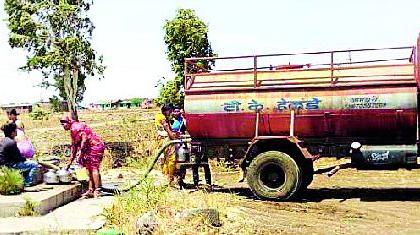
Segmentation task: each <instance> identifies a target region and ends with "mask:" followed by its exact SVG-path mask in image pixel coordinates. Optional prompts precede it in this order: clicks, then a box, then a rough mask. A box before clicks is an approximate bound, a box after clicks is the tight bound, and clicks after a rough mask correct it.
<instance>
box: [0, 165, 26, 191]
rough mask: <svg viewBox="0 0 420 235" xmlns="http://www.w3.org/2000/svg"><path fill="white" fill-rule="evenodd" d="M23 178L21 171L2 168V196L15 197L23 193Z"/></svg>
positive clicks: (0, 178) (0, 187)
mask: <svg viewBox="0 0 420 235" xmlns="http://www.w3.org/2000/svg"><path fill="white" fill-rule="evenodd" d="M23 183H24V181H23V176H22V174H21V173H20V171H19V170H15V169H11V168H8V167H2V168H0V194H3V195H15V194H19V193H21V192H22V191H23Z"/></svg>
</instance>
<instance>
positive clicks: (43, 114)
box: [29, 104, 51, 120]
mask: <svg viewBox="0 0 420 235" xmlns="http://www.w3.org/2000/svg"><path fill="white" fill-rule="evenodd" d="M50 116H51V113H50V112H48V111H46V110H44V109H43V108H41V106H39V105H38V104H37V105H34V106H33V107H32V112H31V113H30V114H29V117H31V118H32V119H33V120H48V119H49V118H50Z"/></svg>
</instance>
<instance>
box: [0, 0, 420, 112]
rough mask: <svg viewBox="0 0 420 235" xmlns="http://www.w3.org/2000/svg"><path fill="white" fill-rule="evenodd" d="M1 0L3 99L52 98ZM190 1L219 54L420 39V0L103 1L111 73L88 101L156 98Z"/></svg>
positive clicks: (98, 40)
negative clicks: (16, 43)
mask: <svg viewBox="0 0 420 235" xmlns="http://www.w3.org/2000/svg"><path fill="white" fill-rule="evenodd" d="M3 5H4V0H0V6H1V7H0V8H1V9H0V19H1V21H0V104H7V103H22V102H29V103H33V102H37V101H40V100H48V98H49V97H51V96H52V95H54V94H57V92H56V91H54V90H51V89H50V90H45V89H44V88H40V87H38V86H37V84H39V82H40V81H41V74H40V73H38V72H36V71H34V72H31V73H27V72H22V71H19V69H18V68H19V67H20V66H22V65H24V63H25V56H26V53H25V52H24V51H23V50H20V49H11V48H10V46H9V45H8V42H7V40H8V33H9V32H8V29H7V22H5V19H6V18H7V16H6V14H5V12H4V10H3V8H2V6H3ZM180 8H190V9H193V10H195V12H196V15H197V16H198V17H199V18H200V19H201V20H202V21H203V22H205V23H206V24H207V26H208V29H209V41H210V43H211V46H212V48H213V50H214V51H215V52H216V53H217V54H218V55H219V56H238V55H253V54H267V53H270V54H271V53H290V52H302V51H321V50H339V49H357V48H379V47H395V46H412V45H415V42H416V38H417V37H418V35H419V32H420V14H419V13H418V10H419V9H420V1H419V0H398V1H397V0H394V1H391V0H348V1H343V0H342V1H338V0H259V1H257V0H255V1H251V0H212V1H210V0H207V1H204V0H183V1H181V0H179V1H177V0H154V1H146V0H118V1H116V0H96V1H94V5H93V7H92V9H91V10H90V13H89V15H90V16H91V20H92V21H93V23H94V25H95V26H96V29H95V31H94V36H93V47H94V49H95V50H96V51H97V52H98V53H99V54H102V55H103V56H104V59H105V60H104V63H105V65H106V66H107V69H106V71H105V78H104V79H102V80H98V78H91V79H89V80H88V81H87V83H86V87H87V90H86V93H85V95H84V97H85V98H84V101H83V103H85V104H88V103H90V102H95V101H99V100H108V99H119V98H132V97H156V96H157V95H158V88H157V87H156V84H157V81H158V80H159V79H161V78H162V77H164V78H166V79H171V78H173V76H174V74H173V72H172V71H171V68H170V63H169V61H168V60H167V58H166V55H165V51H166V45H165V43H164V30H163V25H164V23H165V20H170V19H172V18H173V17H174V16H175V13H176V10H177V9H180Z"/></svg>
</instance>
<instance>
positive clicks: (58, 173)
mask: <svg viewBox="0 0 420 235" xmlns="http://www.w3.org/2000/svg"><path fill="white" fill-rule="evenodd" d="M72 180H73V173H72V172H71V171H69V170H67V169H64V168H62V169H59V170H55V169H49V170H48V172H47V173H45V174H44V183H46V184H60V183H62V184H68V183H71V181H72Z"/></svg>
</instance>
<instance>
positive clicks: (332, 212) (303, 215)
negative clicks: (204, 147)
mask: <svg viewBox="0 0 420 235" xmlns="http://www.w3.org/2000/svg"><path fill="white" fill-rule="evenodd" d="M235 179H237V175H236V174H228V173H224V174H223V173H220V174H214V180H215V183H216V184H221V185H222V187H223V189H219V190H216V192H220V193H222V192H232V193H235V194H237V195H239V196H240V197H241V198H242V199H243V200H241V202H240V203H238V204H237V205H232V207H230V208H228V210H227V211H228V213H227V221H229V222H228V223H225V225H224V226H223V228H222V230H221V231H220V232H222V233H231V234H234V233H236V232H241V231H247V232H254V233H257V234H268V233H278V232H281V233H285V234H296V233H299V234H303V233H304V234H368V233H374V234H419V233H420V169H413V170H407V169H398V170H387V171H384V170H363V171H360V170H356V169H343V170H341V171H339V172H338V173H337V174H335V175H334V176H332V177H327V176H326V175H316V176H315V178H314V181H313V183H312V184H311V185H310V186H309V189H308V190H307V191H306V192H304V193H303V194H302V195H300V196H299V197H298V198H296V199H294V201H291V202H272V201H271V202H270V201H260V200H257V199H256V198H254V196H253V194H252V192H251V191H250V190H249V189H248V188H247V185H246V183H244V184H237V183H235V182H234V180H235ZM236 221H246V222H242V225H238V224H237V223H236ZM245 227H246V229H244V228H245Z"/></svg>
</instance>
